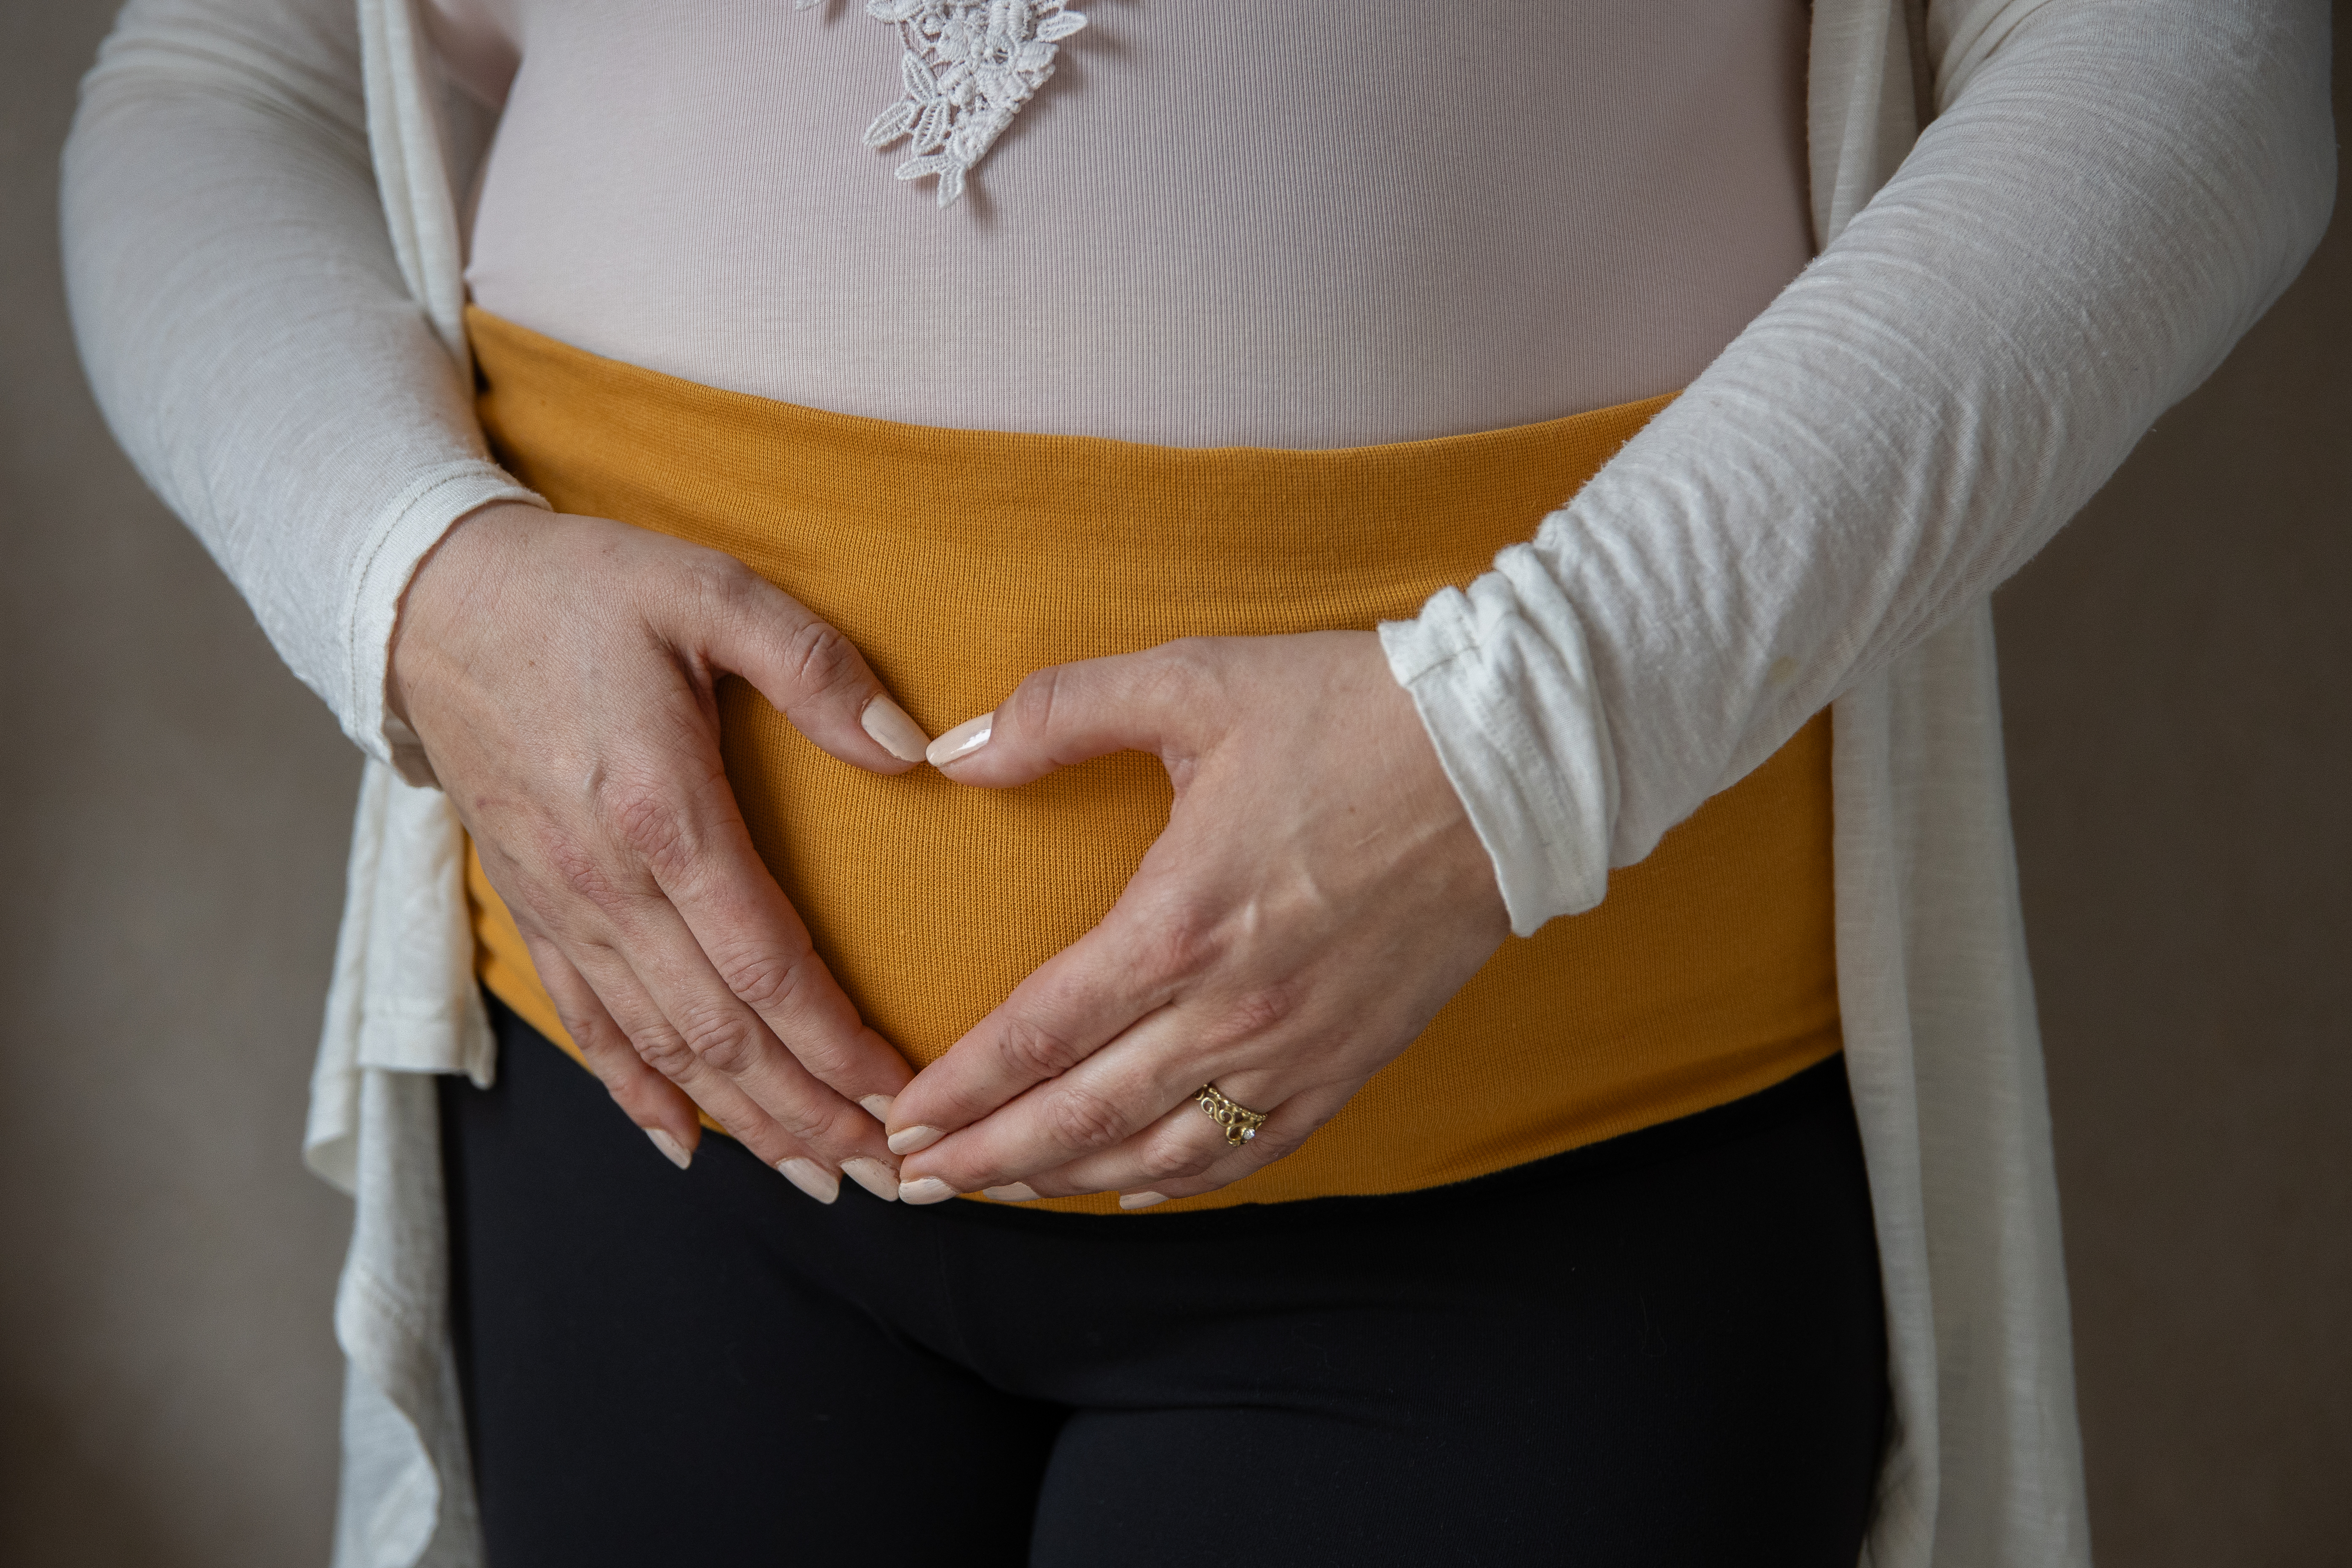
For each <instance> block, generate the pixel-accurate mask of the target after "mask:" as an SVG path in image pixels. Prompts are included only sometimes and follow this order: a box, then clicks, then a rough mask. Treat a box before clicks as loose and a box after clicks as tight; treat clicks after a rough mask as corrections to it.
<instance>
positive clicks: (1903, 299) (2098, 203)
mask: <svg viewBox="0 0 2352 1568" xmlns="http://www.w3.org/2000/svg"><path fill="white" fill-rule="evenodd" d="M1923 41H1924V42H1925V43H1926V44H1927V47H1928V49H1929V51H1930V55H1931V58H1930V61H1929V64H1930V65H1931V67H1932V68H1933V77H1934V80H1935V87H1936V89H1937V94H1938V103H1937V108H1938V109H1939V110H1940V111H1939V112H1938V113H1937V115H1936V117H1935V119H1934V120H1933V121H1932V122H1931V123H1929V124H1928V125H1927V128H1926V130H1925V132H1923V133H1922V134H1921V136H1920V137H1919V139H1918V142H1917V143H1916V146H1915V147H1914V148H1913V150H1912V152H1911V153H1910V154H1909V156H1908V157H1907V158H1906V159H1905V161H1904V162H1903V163H1902V164H1901V166H1900V167H1899V168H1898V169H1896V170H1895V172H1894V174H1893V176H1892V178H1890V179H1888V180H1887V181H1886V183H1885V184H1884V185H1883V186H1881V187H1880V188H1879V189H1878V191H1877V193H1876V195H1874V197H1872V198H1871V199H1870V200H1869V202H1868V203H1867V205H1864V206H1863V207H1862V208H1861V210H1860V211H1859V212H1858V213H1857V214H1856V215H1855V216H1853V218H1852V220H1851V222H1849V223H1846V224H1845V225H1844V226H1843V229H1842V231H1840V232H1838V233H1837V234H1836V235H1835V236H1834V237H1833V238H1832V240H1831V242H1830V243H1829V244H1828V246H1827V247H1825V249H1824V250H1823V251H1822V254H1821V255H1820V256H1819V257H1818V258H1817V259H1816V260H1815V261H1814V262H1813V263H1812V264H1811V266H1810V267H1809V268H1807V269H1806V270H1805V271H1804V272H1803V273H1802V274H1801V276H1800V277H1799V278H1798V279H1796V280H1795V281H1794V282H1793V283H1792V284H1791V285H1790V287H1789V288H1788V289H1787V290H1786V291H1785V292H1783V293H1782V294H1781V296H1780V298H1779V299H1778V300H1775V301H1774V303H1773V304H1772V305H1771V306H1769V308H1768V309H1767V310H1765V311H1764V313H1763V314H1762V315H1761V316H1759V318H1758V319H1757V320H1756V321H1754V322H1753V323H1752V324H1751V325H1750V326H1749V327H1748V329H1747V330H1746V331H1743V332H1742V333H1741V334H1740V335H1739V337H1738V339H1736V340H1735V341H1734V342H1732V343H1731V344H1730V345H1729V346H1728V347H1727V349H1726V350H1725V351H1724V353H1722V354H1721V355H1720V356H1719V357H1718V358H1717V360H1716V361H1715V363H1713V364H1711V365H1710V366H1709V367H1708V368H1707V369H1706V371H1705V372H1704V373H1703V374H1701V375H1700V376H1699V377H1698V379H1697V380H1696V381H1695V382H1694V383H1693V384H1691V386H1690V387H1689V388H1688V389H1687V390H1686V391H1685V394H1684V395H1682V396H1681V397H1680V398H1679V399H1677V400H1676V401H1675V403H1674V404H1673V405H1670V406H1669V407H1668V408H1667V409H1666V410H1665V411H1664V412H1663V413H1662V414H1660V415H1659V416H1658V417H1657V418H1656V419H1655V420H1654V422H1653V423H1652V424H1651V425H1650V426H1648V427H1647V428H1646V429H1645V430H1643V432H1642V433H1641V434H1640V435H1639V436H1637V437H1635V438H1634V439H1633V441H1631V442H1630V443H1628V444H1627V446H1626V447H1624V449H1623V450H1622V452H1621V453H1620V454H1619V455H1618V456H1617V457H1616V458H1614V459H1613V460H1612V462H1611V463H1610V464H1609V465H1608V466H1607V467H1606V468H1604V469H1603V470H1602V471H1601V473H1600V474H1599V475H1598V476H1597V477H1596V478H1595V479H1593V480H1592V482H1591V483H1590V484H1589V485H1587V486H1586V487H1585V488H1584V489H1582V490H1581V491H1580V492H1579V493H1578V494H1577V495H1576V497H1575V498H1574V499H1573V500H1571V501H1570V503H1569V504H1568V505H1567V506H1566V507H1564V508H1563V509H1561V510H1559V511H1558V512H1556V513H1554V514H1553V515H1552V516H1550V517H1549V518H1548V519H1546V520H1545V521H1544V523H1543V525H1542V527H1541V529H1540V531H1538V534H1537V536H1536V538H1535V539H1534V541H1533V542H1530V543H1528V544H1524V545H1516V546H1513V547H1511V548H1509V549H1507V550H1506V551H1504V552H1502V553H1501V555H1500V556H1498V557H1497V558H1496V562H1495V565H1494V569H1493V570H1492V571H1491V572H1489V573H1487V574H1485V575H1484V576H1481V577H1480V578H1478V579H1477V580H1476V581H1475V582H1474V583H1473V584H1471V585H1470V586H1469V588H1468V590H1467V591H1466V592H1462V591H1456V590H1452V589H1448V590H1444V591H1443V592H1441V593H1439V594H1437V595H1434V596H1433V598H1432V599H1431V600H1430V601H1429V603H1428V604H1427V605H1425V606H1424V607H1423V611H1422V613H1421V615H1420V616H1419V617H1418V618H1417V619H1415V620H1412V621H1410V622H1401V623H1391V624H1390V625H1388V626H1383V627H1382V628H1381V636H1382V640H1383V643H1384V645H1385V647H1386V648H1387V651H1388V655H1389V659H1390V665H1391V669H1392V670H1393V672H1394V673H1395V675H1396V677H1397V679H1399V681H1400V682H1402V684H1403V685H1404V686H1405V687H1406V688H1407V689H1409V690H1411V692H1412V695H1413V698H1414V700H1415V703H1416V706H1417V707H1418V709H1419V710H1420V712H1421V715H1422V718H1423V723H1424V724H1425V725H1426V727H1427V728H1428V730H1429V731H1430V734H1431V737H1432V739H1433V741H1434V742H1435V743H1436V746H1437V750H1438V752H1439V754H1440V756H1441V758H1442V759H1443V760H1444V763H1445V767H1446V770H1447V773H1448V774H1449V776H1450V777H1451V778H1452V779H1453V781H1454V786H1455V788H1456V790H1457V791H1458V792H1459V793H1460V795H1462V797H1463V799H1464V802H1465V805H1466V806H1467V807H1468V809H1469V813H1470V816H1471V818H1472V820H1473V822H1474V823H1475V826H1476V827H1477V829H1478V832H1479V835H1480V837H1481V838H1482V840H1483V841H1484V842H1485V844H1486V848H1487V851H1488V853H1489V854H1490V856H1491V857H1492V858H1493V859H1494V862H1495V866H1496V873H1497V877H1498V879H1499V880H1500V882H1501V885H1502V889H1503V893H1504V898H1505V900H1506V902H1507V904H1508V906H1509V909H1510V912H1511V921H1512V926H1513V929H1514V930H1515V931H1518V932H1520V933H1521V934H1523V935H1524V934H1528V933H1529V932H1532V931H1534V930H1535V929H1536V928H1537V927H1538V926H1540V925H1541V924H1542V923H1543V922H1544V921H1548V920H1549V919H1551V918H1553V917H1554V916H1558V915H1563V914H1571V913H1574V912H1577V911H1579V910H1584V909H1587V908H1590V907H1591V906H1592V905H1593V904H1595V903H1598V902H1599V901H1600V900H1601V897H1602V895H1603V893H1604V892H1605V890H1606V887H1607V879H1608V873H1609V870H1610V868H1612V866H1622V865H1626V864H1630V863H1632V862H1633V861H1636V860H1639V859H1641V858H1643V856H1645V855H1647V854H1648V853H1649V851H1650V849H1651V848H1652V847H1653V846H1654V845H1655V844H1656V843H1657V841H1658V839H1659V837H1661V836H1662V835H1663V834H1664V832H1665V831H1666V830H1667V829H1668V828H1670V827H1672V826H1674V825H1675V823H1677V822H1679V821H1680V820H1682V819H1683V818H1684V817H1685V816H1688V815H1689V814H1690V813H1691V812H1692V811H1694V810H1695V809H1696V807H1697V806H1698V805H1700V804H1701V803H1702V802H1703V801H1704V800H1705V799H1706V797H1707V796H1708V795H1712V794H1714V793H1716V792H1717V790H1720V789H1722V788H1724V787H1726V786H1727V785H1728V784H1732V783H1734V782H1736V781H1737V780H1738V779H1739V778H1740V777H1742V776H1743V775H1745V774H1746V773H1748V771H1749V770H1751V769H1752V768H1754V767H1755V766H1756V765H1757V764H1758V763H1760V762H1762V761H1763V760H1764V758H1766V757H1767V756H1769V755H1770V754H1771V753H1772V752H1773V751H1775V750H1776V749H1777V748H1778V747H1779V746H1780V744H1782V743H1783V742H1785V741H1786V740H1787V739H1788V738H1789V737H1790V735H1791V734H1793V733H1794V732H1795V731H1796V730H1797V729H1798V727H1799V726H1800V725H1801V724H1802V723H1803V722H1804V721H1805V720H1806V719H1807V718H1809V717H1810V716H1811V715H1812V714H1813V713H1815V712H1818V711H1819V710H1821V709H1822V708H1823V707H1824V706H1826V705H1827V704H1828V703H1830V702H1831V701H1832V700H1834V699H1835V698H1836V697H1838V696H1839V695H1840V694H1841V693H1842V692H1843V691H1844V690H1846V689H1850V688H1851V687H1853V685H1854V684H1855V683H1856V682H1858V681H1859V680H1861V679H1864V678H1865V677H1867V676H1869V675H1870V674H1872V673H1874V671H1877V670H1881V669H1884V668H1886V667H1887V666H1888V665H1889V664H1890V663H1891V662H1892V661H1893V660H1894V659H1895V658H1898V657H1899V656H1900V655H1901V654H1903V653H1904V652H1905V651H1906V649H1908V648H1911V647H1915V646H1916V645H1917V644H1918V643H1919V642H1920V641H1921V640H1922V639H1924V638H1925V637H1927V636H1928V635H1929V634H1930V633H1932V632H1933V631H1934V630H1936V629H1937V626H1939V625H1940V624H1942V623H1943V622H1944V621H1945V620H1947V619H1948V617H1949V616H1951V615H1952V614H1953V613H1954V612H1955V611H1956V610H1957V609H1958V608H1960V607H1962V606H1964V605H1968V604H1970V603H1972V602H1974V601H1975V600H1977V599H1978V598H1979V597H1980V596H1981V595H1985V594H1987V593H1989V592H1990V590H1991V589H1992V587H1993V586H1994V585H1995V584H1998V583H1999V582H2000V581H2001V579H2002V578H2004V577H2006V576H2007V575H2008V574H2011V573H2012V572H2014V571H2015V570H2017V568H2018V567H2020V566H2021V565H2022V564H2023V563H2025V562H2026V560H2027V559H2028V558H2029V557H2030V556H2032V553H2033V552H2035V551H2036V550H2037V549H2039V548H2040V547H2041V546H2042V543H2043V542H2046V541H2047V540H2048V539H2049V538H2050V536H2051V535H2052V534H2053V532H2054V531H2056V530H2057V529H2058V527H2059V526H2060V525H2061V524H2062V523H2063V522H2064V521H2066V519H2067V518H2069V517H2070V516H2072V515H2073V514H2074V511H2075V510H2078V509H2079V508H2080V507H2081V506H2082V505H2083V504H2084V501H2086V500H2088V499H2089V498H2090V496H2091V494H2092V493H2093V492H2094V491H2095V489H2097V488H2098V487H2099V486H2100V485H2101V484H2102V483H2104V482H2105V479H2106V478H2107V476H2108V475H2109V474H2110V473H2112V472H2113V471H2114V469H2115V468H2116V466H2117V465H2118V464H2119V463H2120V462H2121V461H2122V460H2123V458H2124V457H2125V455H2126V453H2128V452H2129V451H2130V449H2131V447H2133V445H2134V444H2135V443H2136V442H2137V440H2138V439H2139V437H2140V436H2141V435H2142V434H2143V433H2144V432H2145V431H2146V430H2147V428H2148V426H2150V425H2151V424H2152V423H2153V422H2154V420H2155V418H2156V416H2158V414H2160V413H2161V412H2163V410H2164V409H2166V408H2167V407H2168V406H2169V405H2172V404H2173V403H2175V402H2177V401H2178V400H2179V399H2180V398H2181V397H2183V396H2185V395H2187V394H2188V393H2189V391H2190V390H2191V389H2192V388H2194V387H2195V386H2196V385H2197V384H2198V383H2199V382H2200V381H2201V380H2203V379H2204V377H2205V376H2206V375H2207V374H2210V372H2211V370H2212V369H2213V368H2214V366H2215V365H2217V364H2218V363H2220V362H2221V358H2222V356H2223V355H2225V354H2226V353H2228V352H2229V350H2230V348H2231V345H2232V344H2234V343H2235V342H2236V341H2237V340H2238V338H2239V337H2240V336H2241V335H2242V333H2243V332H2244V331H2246V329H2247V328H2248V327H2249V326H2251V325H2252V323H2253V321H2254V320H2255V319H2256V318H2257V317H2258V316H2260V315H2261V314H2262V312H2263V310H2265V309H2267V308H2268V306H2269V304H2270V302H2271V300H2273V299H2274V298H2275V297H2276V296H2277V294H2278V293H2279V291H2280V290H2281V289H2284V287H2285V285H2286V284H2287V283H2288V281H2289V280H2291V279H2293V277H2294V274H2295V272H2296V271H2297V270H2298V269H2299V268H2301V266H2302V264H2303V262H2304V260H2305V258H2306V257H2307V256H2308V255H2309V254H2310V251H2311V249H2312V247H2314V246H2315V244H2316V243H2317V241H2318V237H2319V235H2320V232H2321V230H2322V229H2323V228H2325V226H2326V219H2327V215H2328V209H2329V205H2330V204H2331V202H2332V201H2333V197H2334V186H2335V145H2334V136H2333V131H2332V126H2331V124H2330V121H2329V110H2328V103H2327V80H2326V72H2327V58H2328V49H2327V15H2326V6H2325V5H2322V4H2319V3H2318V0H2050V3H2048V4H2045V5H2040V6H2038V7H2036V6H2031V5H2021V4H2017V3H2015V0H2010V3H2007V4H2001V3H1999V0H1975V3H1974V4H1955V5H1946V6H1943V7H1942V8H1941V9H1940V10H1936V11H1931V12H1930V14H1929V17H1928V26H1927V37H1926V38H1925V39H1924V40H1923ZM1821 42H1822V41H1821V39H1820V37H1818V35H1817V37H1816V61H1815V65H1816V68H1819V66H1820V59H1819V54H1820V49H1821ZM1819 131H1820V127H1819V126H1818V125H1817V126H1816V132H1817V133H1818V132H1819ZM1816 195H1817V197H1818V196H1819V195H1822V193H1818V192H1817V193H1816ZM2216 521H2217V522H2218V521H2220V520H2216Z"/></svg>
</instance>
